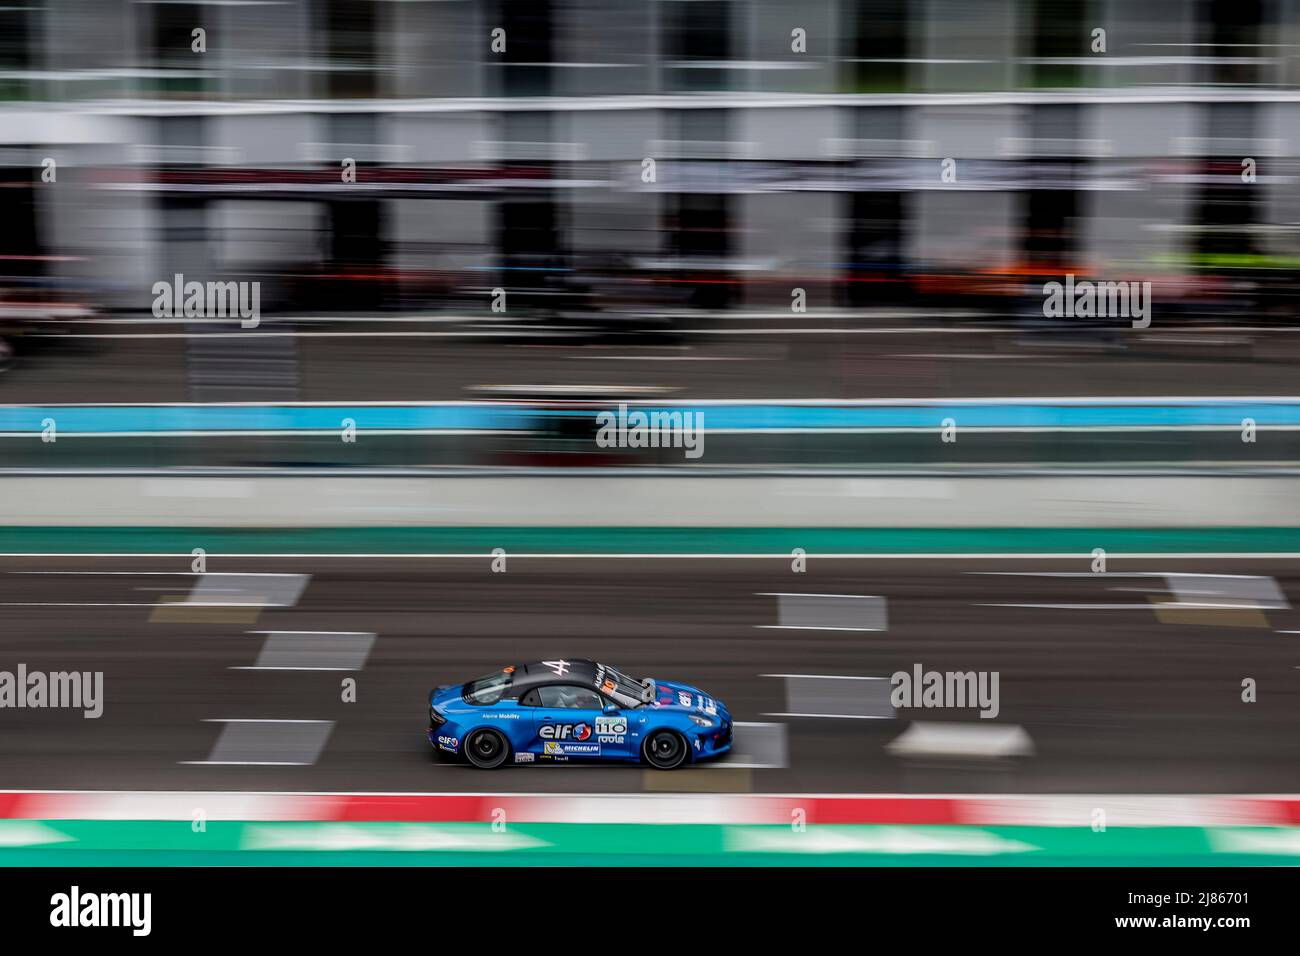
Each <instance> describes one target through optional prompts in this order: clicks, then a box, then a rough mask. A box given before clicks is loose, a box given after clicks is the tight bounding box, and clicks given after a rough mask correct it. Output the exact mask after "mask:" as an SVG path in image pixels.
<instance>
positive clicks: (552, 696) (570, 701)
mask: <svg viewBox="0 0 1300 956" xmlns="http://www.w3.org/2000/svg"><path fill="white" fill-rule="evenodd" d="M538 693H539V695H540V696H541V700H542V706H543V707H563V708H566V709H568V710H603V709H604V705H603V703H602V702H601V699H600V695H599V694H597V693H596V692H595V691H594V690H592V689H591V688H590V687H575V686H573V685H571V684H552V685H550V686H548V687H540V688H538Z"/></svg>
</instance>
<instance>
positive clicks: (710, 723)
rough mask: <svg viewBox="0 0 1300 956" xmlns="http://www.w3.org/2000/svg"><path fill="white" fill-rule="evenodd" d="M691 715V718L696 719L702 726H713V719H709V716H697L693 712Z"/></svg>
mask: <svg viewBox="0 0 1300 956" xmlns="http://www.w3.org/2000/svg"><path fill="white" fill-rule="evenodd" d="M690 717H691V720H693V721H695V723H697V724H699V725H700V726H701V727H712V726H713V721H711V720H709V718H707V717H697V716H695V715H694V714H691V715H690Z"/></svg>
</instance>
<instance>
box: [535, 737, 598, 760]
mask: <svg viewBox="0 0 1300 956" xmlns="http://www.w3.org/2000/svg"><path fill="white" fill-rule="evenodd" d="M542 753H543V754H544V755H546V756H548V757H598V756H600V744H574V743H560V742H558V741H555V740H548V741H546V742H545V743H544V744H543V745H542Z"/></svg>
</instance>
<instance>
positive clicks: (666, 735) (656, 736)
mask: <svg viewBox="0 0 1300 956" xmlns="http://www.w3.org/2000/svg"><path fill="white" fill-rule="evenodd" d="M687 753H688V751H687V749H686V740H685V738H683V737H682V735H681V734H679V733H677V732H676V731H675V730H656V731H655V732H654V733H653V734H651V735H650V736H649V737H647V738H646V741H645V743H644V744H642V745H641V755H642V757H644V758H645V762H646V763H648V764H649V765H650V766H652V767H654V768H655V769H656V770H676V769H677V768H678V767H680V766H681V765H682V764H684V763H685V762H686V756H687Z"/></svg>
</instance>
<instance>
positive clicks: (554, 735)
mask: <svg viewBox="0 0 1300 956" xmlns="http://www.w3.org/2000/svg"><path fill="white" fill-rule="evenodd" d="M537 736H539V737H541V738H542V739H543V740H579V741H581V740H589V739H591V725H590V724H545V725H544V726H543V727H542V728H541V729H540V730H538V731H537Z"/></svg>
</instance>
